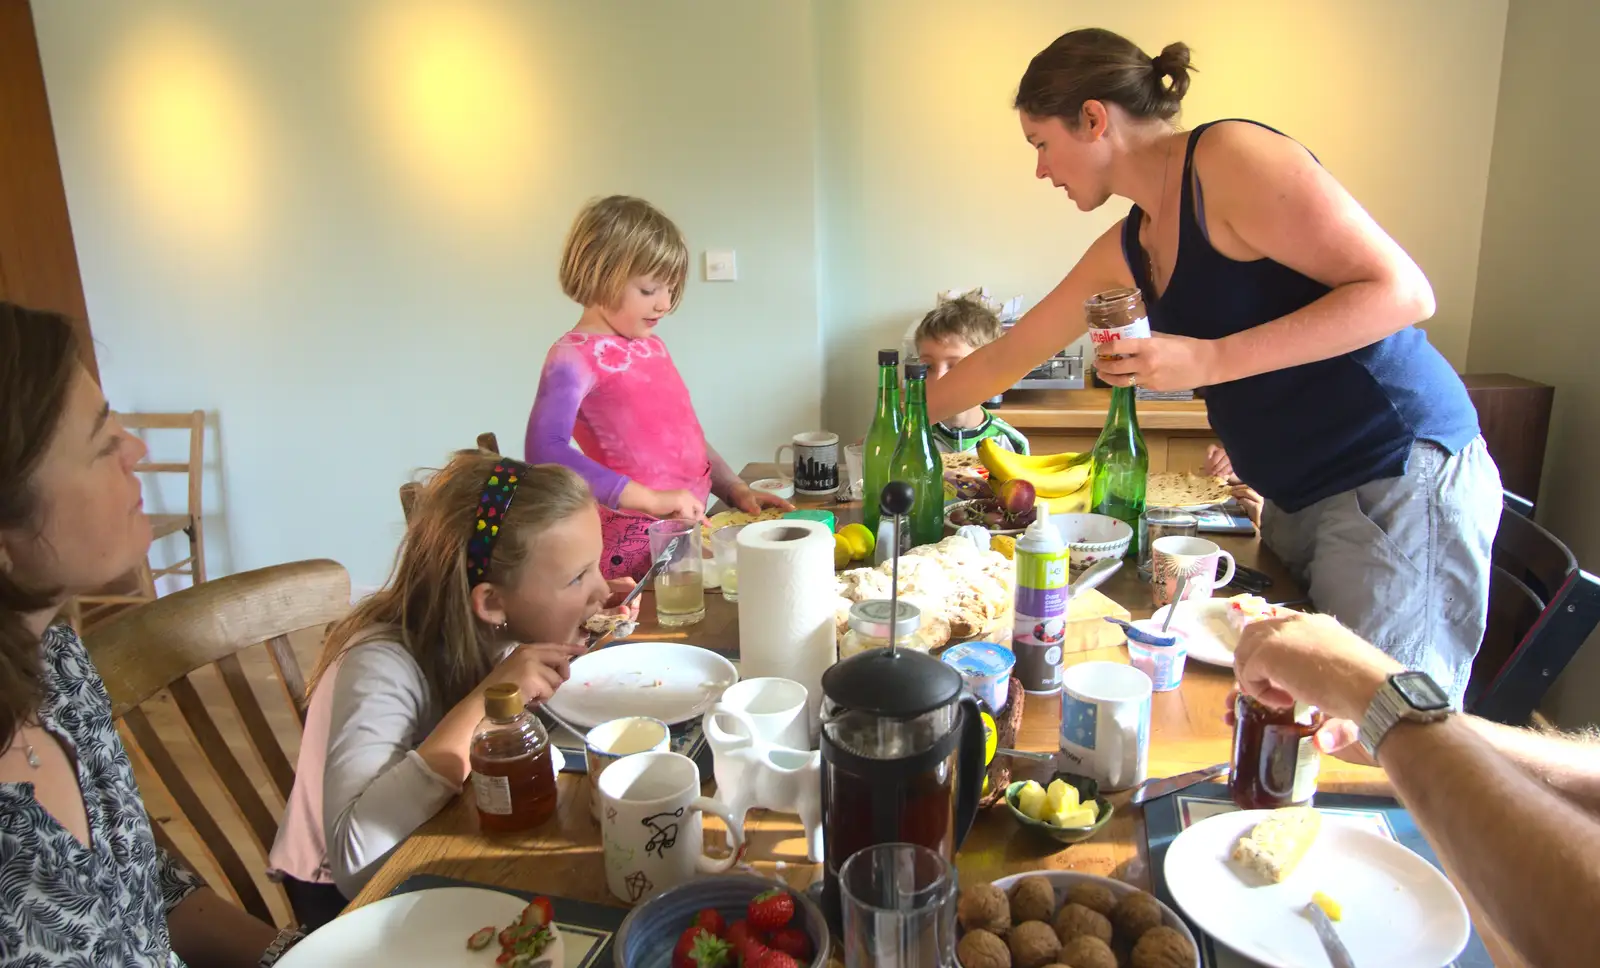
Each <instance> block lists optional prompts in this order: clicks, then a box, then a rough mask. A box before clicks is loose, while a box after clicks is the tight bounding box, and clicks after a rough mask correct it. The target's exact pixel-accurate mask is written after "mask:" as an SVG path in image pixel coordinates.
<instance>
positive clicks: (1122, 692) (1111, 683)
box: [1061, 662, 1152, 791]
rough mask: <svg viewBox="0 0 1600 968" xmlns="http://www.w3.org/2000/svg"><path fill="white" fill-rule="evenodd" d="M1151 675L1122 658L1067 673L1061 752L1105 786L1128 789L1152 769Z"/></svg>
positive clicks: (1082, 665)
mask: <svg viewBox="0 0 1600 968" xmlns="http://www.w3.org/2000/svg"><path fill="white" fill-rule="evenodd" d="M1151 692H1152V684H1151V682H1150V677H1149V676H1147V675H1145V674H1144V673H1143V672H1140V671H1139V670H1138V669H1135V668H1134V667H1133V666H1130V665H1123V664H1122V663H1120V662H1084V663H1080V664H1079V665H1075V666H1070V667H1068V668H1067V670H1066V671H1065V672H1064V673H1063V674H1062V677H1061V755H1062V758H1063V759H1065V760H1066V761H1067V762H1068V763H1071V764H1072V767H1071V769H1070V771H1069V772H1072V773H1079V774H1082V775H1083V776H1087V777H1093V778H1094V779H1095V780H1097V781H1099V783H1100V789H1102V790H1111V791H1114V790H1127V789H1129V788H1131V787H1135V786H1138V785H1139V784H1141V783H1143V782H1144V781H1145V777H1146V776H1147V775H1148V774H1149V770H1150V694H1151Z"/></svg>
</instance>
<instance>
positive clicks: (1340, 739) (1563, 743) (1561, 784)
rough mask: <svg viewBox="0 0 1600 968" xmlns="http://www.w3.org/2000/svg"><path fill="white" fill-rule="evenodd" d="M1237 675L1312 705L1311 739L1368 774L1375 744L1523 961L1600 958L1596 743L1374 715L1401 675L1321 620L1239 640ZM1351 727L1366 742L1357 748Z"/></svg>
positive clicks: (1599, 760) (1552, 967)
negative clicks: (1365, 766)
mask: <svg viewBox="0 0 1600 968" xmlns="http://www.w3.org/2000/svg"><path fill="white" fill-rule="evenodd" d="M1234 671H1235V674H1236V675H1237V676H1238V678H1239V685H1240V687H1241V688H1242V689H1243V690H1244V691H1245V692H1246V693H1249V694H1250V695H1252V696H1255V697H1256V698H1257V699H1260V700H1261V701H1263V702H1265V703H1268V704H1270V705H1275V706H1289V705H1292V704H1293V703H1294V702H1295V701H1297V700H1298V701H1302V702H1307V703H1311V704H1313V705H1316V706H1320V707H1321V708H1322V709H1323V710H1324V711H1325V712H1326V713H1327V714H1328V715H1329V716H1330V717H1332V718H1330V719H1329V721H1328V723H1327V725H1326V726H1324V727H1323V729H1322V732H1321V733H1320V734H1319V736H1318V745H1319V746H1321V747H1322V748H1323V749H1324V750H1326V751H1328V752H1334V753H1336V754H1337V755H1339V756H1340V757H1341V758H1344V759H1348V760H1350V761H1351V762H1356V763H1370V762H1372V759H1369V758H1368V755H1367V752H1366V748H1367V747H1368V746H1370V747H1375V753H1374V754H1373V757H1374V758H1375V759H1376V761H1377V764H1378V765H1379V766H1381V767H1383V768H1384V770H1385V771H1386V772H1387V773H1388V775H1389V780H1390V782H1391V783H1392V784H1393V785H1394V789H1395V793H1396V795H1397V796H1398V797H1399V798H1400V800H1401V802H1403V803H1404V804H1405V806H1406V809H1407V810H1409V811H1410V812H1411V816H1412V818H1413V819H1414V820H1416V822H1417V826H1418V828H1420V829H1421V830H1422V833H1423V835H1424V836H1425V837H1427V839H1428V842H1429V843H1430V844H1432V845H1433V848H1434V850H1435V851H1437V852H1438V854H1439V858H1440V860H1442V861H1443V862H1444V864H1445V866H1446V867H1447V868H1448V869H1449V870H1450V871H1451V872H1452V876H1453V877H1454V878H1455V879H1456V881H1457V883H1458V884H1459V885H1460V886H1461V887H1462V888H1463V889H1464V890H1465V892H1466V893H1467V894H1469V895H1470V896H1471V897H1472V898H1473V900H1474V901H1475V902H1476V903H1477V904H1478V905H1479V906H1480V907H1481V908H1482V910H1483V912H1484V914H1485V915H1486V916H1487V918H1488V920H1489V922H1490V924H1491V925H1492V926H1493V928H1494V929H1495V930H1496V931H1497V932H1498V933H1499V934H1500V935H1501V936H1502V937H1504V938H1505V940H1506V941H1507V942H1508V943H1509V944H1510V945H1511V946H1512V947H1513V948H1515V949H1516V951H1517V952H1518V954H1520V955H1521V956H1522V957H1523V958H1524V959H1526V960H1527V963H1528V964H1531V965H1539V966H1544V968H1566V966H1571V968H1579V966H1586V968H1588V966H1593V965H1595V964H1596V963H1597V961H1600V917H1597V916H1596V915H1597V912H1600V743H1596V742H1595V740H1594V738H1593V737H1592V736H1588V737H1576V736H1561V735H1557V734H1554V733H1541V732H1536V731H1532V730H1526V729H1516V728H1513V727H1509V726H1502V725H1499V724H1497V723H1492V722H1488V721H1487V720H1483V719H1479V718H1477V717H1474V716H1467V715H1465V714H1462V713H1458V712H1454V711H1447V712H1444V713H1440V714H1428V716H1427V717H1424V718H1432V719H1433V721H1431V722H1424V721H1421V720H1419V719H1413V718H1411V717H1412V716H1414V715H1417V714H1414V713H1411V712H1407V713H1405V714H1403V715H1402V716H1401V718H1399V719H1398V721H1395V720H1394V718H1393V716H1392V715H1387V714H1385V712H1384V711H1382V710H1379V709H1378V707H1379V706H1380V705H1385V704H1386V703H1387V700H1388V699H1389V697H1390V696H1392V695H1394V693H1393V692H1392V691H1391V690H1392V686H1391V682H1392V677H1394V676H1396V675H1397V674H1402V673H1405V671H1406V670H1405V669H1404V668H1403V667H1402V666H1400V665H1399V663H1397V662H1395V660H1393V659H1391V658H1389V657H1388V656H1387V655H1385V654H1384V653H1383V652H1380V651H1379V650H1377V649H1376V648H1374V647H1372V646H1371V645H1368V644H1367V643H1366V642H1364V641H1362V640H1361V638H1360V637H1358V636H1357V635H1356V634H1355V633H1353V632H1351V631H1349V630H1348V629H1346V628H1344V627H1343V626H1341V625H1339V623H1338V622H1336V621H1334V620H1333V619H1331V618H1329V617H1327V616H1323V615H1306V616H1302V617H1297V618H1288V619H1281V620H1275V621H1270V622H1259V623H1257V624H1255V625H1252V626H1250V627H1249V628H1247V629H1245V631H1244V634H1243V635H1242V636H1241V637H1240V641H1239V649H1238V651H1237V652H1236V653H1235V654H1234ZM1418 675H1420V673H1419V674H1418ZM1435 688H1437V687H1435ZM1380 692H1382V693H1383V694H1384V696H1383V699H1384V703H1380V702H1379V701H1378V700H1379V697H1380ZM1388 708H1389V709H1395V708H1398V707H1395V706H1393V705H1389V706H1388ZM1369 710H1370V711H1369ZM1358 723H1365V724H1366V728H1368V731H1369V734H1368V736H1367V742H1366V743H1365V744H1364V745H1363V744H1362V743H1360V742H1359V741H1360V740H1361V738H1362V736H1361V730H1362V728H1363V727H1361V726H1358ZM1386 723H1392V724H1393V725H1392V727H1391V728H1388V729H1387V730H1383V729H1382V727H1383V725H1384V724H1386Z"/></svg>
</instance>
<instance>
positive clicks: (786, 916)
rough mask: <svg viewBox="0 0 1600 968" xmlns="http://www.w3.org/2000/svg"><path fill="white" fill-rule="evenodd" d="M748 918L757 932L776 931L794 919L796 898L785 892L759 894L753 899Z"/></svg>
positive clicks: (747, 914)
mask: <svg viewBox="0 0 1600 968" xmlns="http://www.w3.org/2000/svg"><path fill="white" fill-rule="evenodd" d="M746 916H747V917H748V918H749V919H750V926H751V927H752V928H754V929H756V930H757V931H776V930H777V929H778V928H781V927H783V926H784V925H786V924H788V923H789V921H790V920H791V919H792V918H793V917H794V897H793V896H792V895H790V893H789V892H788V891H785V890H773V891H767V892H765V893H763V894H757V895H756V896H755V897H754V898H753V899H751V901H750V908H749V910H748V911H747V912H746Z"/></svg>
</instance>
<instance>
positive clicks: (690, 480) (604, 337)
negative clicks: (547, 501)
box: [526, 195, 788, 578]
mask: <svg viewBox="0 0 1600 968" xmlns="http://www.w3.org/2000/svg"><path fill="white" fill-rule="evenodd" d="M688 264H689V250H688V247H687V246H686V245H685V244H684V241H683V236H682V234H680V233H679V231H678V227H677V226H676V225H674V224H672V221H671V220H670V219H668V218H667V217H666V216H665V215H663V214H661V213H660V212H659V211H657V210H656V209H655V208H653V207H652V206H651V205H650V204H649V203H647V202H645V201H642V200H640V199H637V198H629V197H626V196H621V195H615V196H612V197H610V198H604V199H600V200H599V201H595V202H591V203H590V204H589V205H587V206H586V207H585V208H584V209H583V211H582V212H579V213H578V217H577V219H576V221H574V222H573V225H572V229H571V231H569V232H568V234H567V242H566V246H565V249H564V251H563V253H562V257H561V288H562V291H564V292H565V293H566V294H567V296H568V297H570V298H571V299H573V300H574V301H576V302H578V303H579V304H580V305H582V306H583V315H582V316H581V317H580V318H579V319H578V324H577V325H576V326H574V327H573V328H572V331H571V332H569V333H566V334H565V335H563V336H562V337H561V338H560V339H559V340H557V341H556V344H555V346H553V347H551V348H550V354H549V356H547V357H546V358H545V364H544V371H543V372H542V373H541V374H540V377H539V392H538V396H537V397H535V399H534V402H533V413H532V414H531V415H530V416H529V418H528V435H527V441H526V445H527V459H528V462H529V463H533V464H552V463H553V464H564V465H566V466H568V467H570V468H572V469H573V470H575V471H577V472H578V473H579V474H581V475H582V476H583V478H584V480H586V481H588V483H589V487H590V489H591V490H593V491H594V494H595V497H596V499H598V500H599V502H600V505H601V511H600V517H601V526H602V531H603V533H604V538H605V552H604V557H603V558H602V559H601V569H602V571H603V572H604V574H605V576H606V577H607V578H620V577H624V576H631V577H633V578H640V577H642V576H643V575H644V573H645V571H646V570H647V569H648V568H649V566H650V548H649V540H648V538H647V537H646V534H645V529H646V528H647V527H648V526H649V524H650V522H651V521H654V520H656V519H658V518H668V517H678V518H690V519H700V518H702V517H704V515H705V508H706V502H707V501H708V500H709V498H710V497H711V496H713V495H714V496H716V497H719V498H721V499H722V500H723V501H724V502H725V503H727V504H728V505H729V506H731V507H736V508H739V509H741V510H745V511H751V512H755V511H759V510H760V509H761V506H762V505H763V504H772V505H777V506H781V507H788V505H787V504H785V503H784V502H782V501H779V500H778V499H776V498H773V497H771V496H770V495H766V494H759V493H756V492H752V491H751V490H750V488H749V487H748V486H747V485H746V484H745V483H744V482H743V481H741V480H740V479H739V476H738V474H736V473H735V472H734V471H733V469H732V468H731V467H729V466H728V463H727V461H724V460H723V459H722V458H721V457H720V456H719V455H718V454H717V452H716V451H715V450H714V449H713V448H712V447H711V445H710V444H709V443H708V442H707V441H706V437H705V431H703V430H702V429H701V427H700V419H699V418H698V417H696V416H695V412H694V404H693V403H692V402H691V401H690V399H689V388H688V387H686V386H685V385H684V383H683V377H682V376H680V375H679V374H678V368H677V367H676V366H674V365H673V363H672V356H671V354H670V353H668V352H667V347H666V344H665V343H663V342H662V341H661V337H659V336H656V335H655V332H654V330H655V327H656V325H657V324H658V323H660V321H661V317H663V316H665V315H666V314H667V313H670V312H671V311H672V310H674V309H676V308H677V305H678V302H679V300H680V299H681V298H682V296H683V283H684V278H685V276H686V275H687V273H688ZM574 441H575V442H576V443H577V445H578V449H574V448H573V447H572V443H573V442H574Z"/></svg>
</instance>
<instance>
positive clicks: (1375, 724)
mask: <svg viewBox="0 0 1600 968" xmlns="http://www.w3.org/2000/svg"><path fill="white" fill-rule="evenodd" d="M1394 680H1395V677H1394V676H1390V677H1389V678H1387V679H1385V680H1384V681H1383V685H1381V686H1379V687H1378V692H1377V694H1376V695H1374V696H1373V697H1372V703H1371V705H1369V706H1367V714H1366V715H1365V716H1363V717H1362V718H1361V748H1362V749H1364V750H1366V751H1367V755H1368V756H1370V757H1372V758H1373V759H1374V760H1376V759H1377V756H1378V747H1379V746H1381V745H1383V741H1384V739H1385V738H1386V737H1387V736H1388V735H1389V731H1390V730H1392V729H1394V727H1395V726H1396V725H1397V724H1399V723H1402V722H1408V723H1437V722H1440V721H1441V720H1443V719H1446V718H1448V717H1449V716H1450V714H1451V713H1452V712H1453V711H1454V710H1451V709H1433V710H1429V709H1418V708H1417V707H1415V706H1413V705H1412V704H1411V702H1410V700H1408V699H1407V698H1406V696H1405V694H1404V693H1403V692H1401V691H1400V687H1399V686H1397V685H1395V681H1394Z"/></svg>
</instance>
